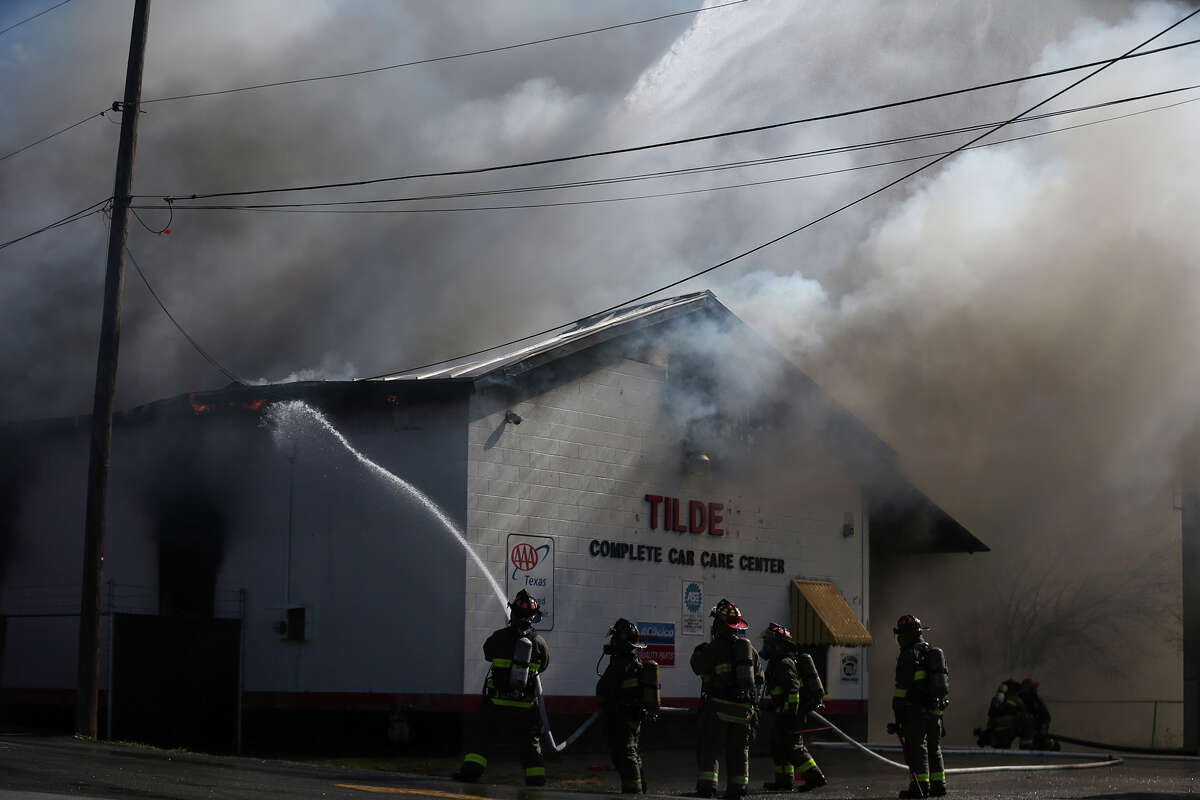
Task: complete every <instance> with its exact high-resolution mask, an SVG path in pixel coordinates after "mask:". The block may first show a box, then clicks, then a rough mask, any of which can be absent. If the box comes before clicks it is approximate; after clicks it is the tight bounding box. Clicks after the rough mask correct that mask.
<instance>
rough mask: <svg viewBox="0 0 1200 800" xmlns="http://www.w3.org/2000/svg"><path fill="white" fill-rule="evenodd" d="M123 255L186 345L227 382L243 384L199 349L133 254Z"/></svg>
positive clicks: (126, 251)
mask: <svg viewBox="0 0 1200 800" xmlns="http://www.w3.org/2000/svg"><path fill="white" fill-rule="evenodd" d="M125 255H127V256H129V263H130V264H133V268H134V269H135V270H137V274H138V275H139V276H140V277H141V279H142V283H144V284H146V289H147V290H148V291H149V292H150V296H151V297H153V298H154V302H156V303H158V307H159V308H161V309H162V312H163V313H164V314H166V315H167V319H169V320H171V324H172V325H174V326H175V329H176V330H178V331H179V332H180V333H181V334H183V338H185V339H187V340H188V344H190V345H191V346H192V347H193V348H195V350H196V352H197V353H199V354H200V355H201V356H203V357H204V360H205V361H207V362H208V363H209V364H211V365H212V366H213V367H215V368H216V369H217V371H218V372H220V373H221V374H222V375H224V376H225V377H226V378H229V380H231V381H233V382H234V383H240V384H245V383H246V381H244V380H242V379H241V378H239V377H238V376H236V375H234V374H233V373H232V372H230V371H229V370H227V369H225V367H223V366H221V364H220V362H218V361H217V360H216V359H215V358H213V357H212V356H211V355H209V354H208V351H207V350H205V349H204V348H203V347H201V346H200V344H199V343H198V342H197V341H196V340H195V339H193V338H192V336H191V334H189V333H188V332H187V331H186V330H184V327H183V326H182V325H180V324H179V320H177V319H175V315H174V314H172V313H171V312H170V310H168V309H167V306H166V304H165V303H163V301H162V298H161V297H159V296H158V292H156V291H154V287H153V286H151V285H150V279H149V278H147V277H146V273H145V272H143V271H142V268H141V267H140V266H139V265H138V262H137V259H136V258H134V257H133V253H131V252H130V251H129V248H128V247H126V248H125Z"/></svg>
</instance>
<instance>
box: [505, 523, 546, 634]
mask: <svg viewBox="0 0 1200 800" xmlns="http://www.w3.org/2000/svg"><path fill="white" fill-rule="evenodd" d="M504 578H505V584H506V588H507V589H508V599H509V600H512V598H513V597H514V596H515V595H516V593H517V592H519V591H521V590H522V589H524V590H525V591H527V592H529V594H530V595H532V597H533V599H534V600H536V601H537V602H538V605H539V606H541V608H542V621H541V622H539V623H538V624H537V628H538V630H542V631H548V630H553V629H554V539H552V538H551V537H549V536H525V535H523V534H515V533H510V534H509V535H508V557H507V559H506V560H505V565H504Z"/></svg>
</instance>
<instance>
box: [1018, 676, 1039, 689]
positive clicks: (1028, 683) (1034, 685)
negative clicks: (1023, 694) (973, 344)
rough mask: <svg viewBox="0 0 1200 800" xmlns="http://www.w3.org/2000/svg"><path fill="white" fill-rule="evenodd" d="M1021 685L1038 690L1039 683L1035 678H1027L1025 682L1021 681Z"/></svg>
mask: <svg viewBox="0 0 1200 800" xmlns="http://www.w3.org/2000/svg"><path fill="white" fill-rule="evenodd" d="M1021 683H1022V684H1024V685H1025V686H1029V687H1031V688H1033V689H1036V688H1038V682H1037V681H1035V680H1034V679H1033V678H1026V679H1025V680H1023V681H1021Z"/></svg>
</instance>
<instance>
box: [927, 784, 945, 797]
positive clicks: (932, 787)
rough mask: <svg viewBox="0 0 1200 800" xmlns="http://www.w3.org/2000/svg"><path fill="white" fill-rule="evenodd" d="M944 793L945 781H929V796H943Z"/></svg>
mask: <svg viewBox="0 0 1200 800" xmlns="http://www.w3.org/2000/svg"><path fill="white" fill-rule="evenodd" d="M945 795H946V782H945V781H930V782H929V796H930V797H944V796H945Z"/></svg>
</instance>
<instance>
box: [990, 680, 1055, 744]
mask: <svg viewBox="0 0 1200 800" xmlns="http://www.w3.org/2000/svg"><path fill="white" fill-rule="evenodd" d="M1037 690H1038V682H1037V681H1035V680H1034V679H1033V678H1026V679H1025V680H1023V681H1021V682H1020V683H1017V682H1016V681H1015V680H1012V679H1011V678H1010V679H1008V680H1006V681H1004V682H1003V683H1001V684H1000V686H999V688H997V689H996V694H995V696H994V697H992V702H991V704H990V705H989V706H988V717H987V727H986V728H982V729H981V728H976V729H975V731H974V733H975V736H976V737H978V738H977V739H976V742H977V743H978V744H979V746H980V747H988V746H991V747H997V748H1000V749H1001V750H1003V749H1007V748H1008V746H1009V745H1011V744H1012V741H1013V739H1018V740H1019V742H1020V746H1021V748H1022V749H1023V750H1060V749H1062V746H1061V745H1059V743H1058V742H1057V741H1056V740H1055V739H1054V737H1053V736H1051V735H1050V710H1049V709H1048V708H1046V704H1045V703H1043V702H1042V698H1040V697H1038V693H1037Z"/></svg>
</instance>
